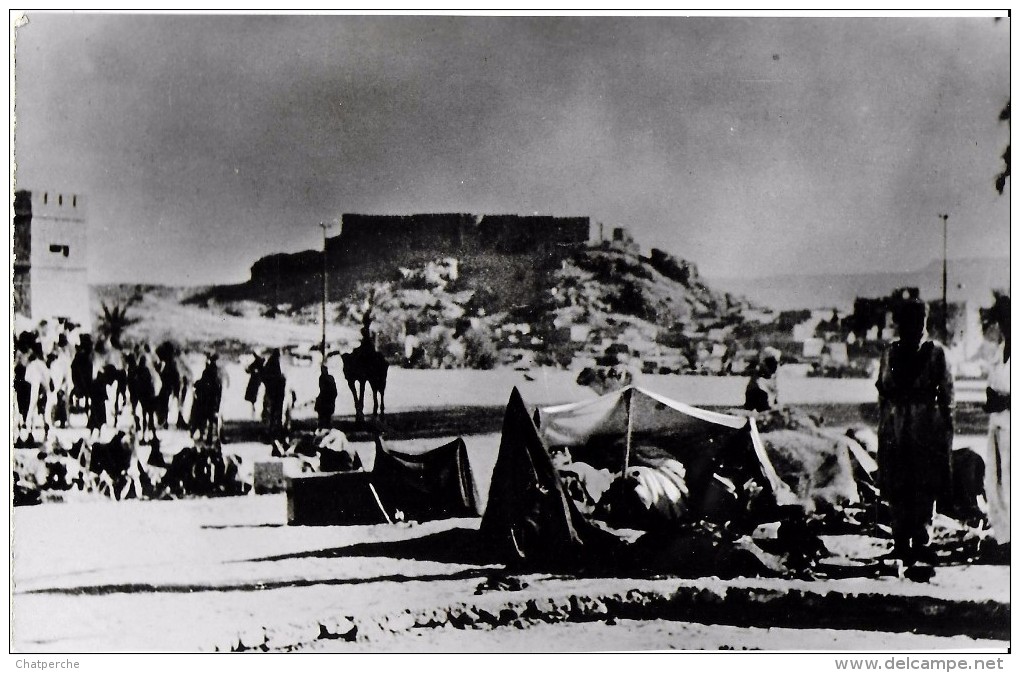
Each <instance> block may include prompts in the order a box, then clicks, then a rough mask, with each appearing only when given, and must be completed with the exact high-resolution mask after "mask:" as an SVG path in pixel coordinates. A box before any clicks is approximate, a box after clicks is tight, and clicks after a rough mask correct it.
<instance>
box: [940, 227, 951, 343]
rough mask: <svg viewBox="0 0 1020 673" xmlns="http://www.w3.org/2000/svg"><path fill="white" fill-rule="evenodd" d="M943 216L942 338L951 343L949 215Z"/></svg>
mask: <svg viewBox="0 0 1020 673" xmlns="http://www.w3.org/2000/svg"><path fill="white" fill-rule="evenodd" d="M939 217H941V218H942V338H943V339H945V341H946V344H947V345H948V343H949V299H948V294H947V291H946V287H947V279H948V276H949V274H948V272H947V267H948V265H949V215H948V214H942V215H939Z"/></svg>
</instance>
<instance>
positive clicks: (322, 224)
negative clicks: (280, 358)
mask: <svg viewBox="0 0 1020 673" xmlns="http://www.w3.org/2000/svg"><path fill="white" fill-rule="evenodd" d="M319 226H320V227H321V228H322V344H321V345H322V366H323V367H325V366H326V299H327V295H328V294H329V273H328V271H327V267H326V230H328V229H329V225H328V224H326V223H325V222H319Z"/></svg>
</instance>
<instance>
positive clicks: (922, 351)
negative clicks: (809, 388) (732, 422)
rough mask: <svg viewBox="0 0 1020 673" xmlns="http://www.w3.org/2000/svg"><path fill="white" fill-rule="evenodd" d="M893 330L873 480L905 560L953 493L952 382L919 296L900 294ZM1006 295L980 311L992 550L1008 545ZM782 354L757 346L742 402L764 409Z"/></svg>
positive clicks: (926, 537)
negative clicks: (988, 355) (990, 351)
mask: <svg viewBox="0 0 1020 673" xmlns="http://www.w3.org/2000/svg"><path fill="white" fill-rule="evenodd" d="M893 319H894V321H895V323H896V326H897V329H898V332H899V338H898V339H897V340H896V341H894V342H893V343H892V344H890V345H889V346H888V348H886V350H885V351H884V353H883V354H882V358H881V362H880V365H879V373H878V380H877V382H876V385H877V387H878V400H879V427H878V440H879V441H878V466H879V480H878V481H879V487H880V489H881V494H882V497H883V499H884V500H885V502H886V503H887V504H888V506H889V511H890V515H891V527H892V533H893V550H892V552H891V556H892V557H893V558H895V559H898V560H900V561H902V562H903V563H904V564H906V565H908V566H909V565H913V564H917V563H933V562H934V561H935V554H934V552H933V550H932V549H931V547H930V533H929V529H930V526H931V523H932V520H933V516H934V512H935V508H936V504H939V505H940V506H941V507H940V509H943V508H945V507H948V506H949V504H950V503H951V502H952V497H953V494H952V489H953V474H952V465H953V459H952V455H953V435H954V426H953V417H954V409H955V397H954V390H953V388H954V382H953V374H952V368H951V365H950V363H949V361H948V359H947V355H946V349H945V347H944V346H943V345H942V344H940V343H939V342H937V341H935V340H933V339H932V338H931V337H930V336H929V334H928V332H927V329H926V326H927V322H928V310H927V305H926V304H925V303H924V302H923V301H921V300H920V299H919V298H917V297H905V298H904V301H903V302H902V303H901V304H900V305H899V307H898V308H897V310H896V311H895V312H894V315H893ZM1009 325H1010V298H1009V296H1007V295H1002V294H997V295H996V297H995V303H994V304H993V306H992V307H991V308H989V309H987V310H983V311H982V329H983V331H984V334H985V339H986V340H987V341H989V342H992V343H994V344H996V352H995V355H994V357H993V359H992V362H991V363H990V371H989V377H988V385H987V391H986V403H985V410H986V411H987V412H988V414H989V433H988V448H987V452H986V454H985V456H984V463H985V479H984V497H985V502H986V503H987V516H988V522H989V524H990V527H991V535H992V537H993V539H994V541H995V542H996V544H997V545H998V551H1000V552H1002V553H1003V555H1008V550H1009V542H1010V535H1009V481H1010V478H1009V468H1010V450H1009V427H1010V418H1009V417H1010V411H1009V403H1010V397H1009V394H1010V392H1009V390H1010V384H1009V372H1010V327H1009ZM780 359H781V354H780V353H779V351H778V350H776V349H774V348H767V349H765V350H763V353H762V357H761V359H760V362H759V364H758V367H757V369H756V371H755V372H754V375H753V376H752V377H751V380H750V382H749V383H748V386H747V390H746V395H745V403H744V406H745V408H746V409H748V410H752V411H759V412H764V411H768V410H770V409H774V408H776V406H777V389H776V373H777V372H778V369H779V362H780Z"/></svg>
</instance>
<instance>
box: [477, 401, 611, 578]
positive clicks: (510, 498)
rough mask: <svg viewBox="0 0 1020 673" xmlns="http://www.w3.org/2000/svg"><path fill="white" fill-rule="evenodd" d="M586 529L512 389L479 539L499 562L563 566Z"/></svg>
mask: <svg viewBox="0 0 1020 673" xmlns="http://www.w3.org/2000/svg"><path fill="white" fill-rule="evenodd" d="M588 525H589V524H587V522H586V521H585V520H584V519H583V517H581V516H580V515H579V513H578V512H577V511H576V508H575V507H574V505H573V502H571V501H570V500H569V499H568V498H567V497H566V495H565V494H564V492H563V487H562V485H561V483H560V479H559V476H558V475H557V473H556V468H555V466H554V465H553V462H552V458H551V457H550V455H549V451H548V449H546V447H545V444H544V443H543V442H542V440H541V438H540V437H539V435H538V430H537V429H536V428H535V423H534V421H533V420H532V417H531V415H530V414H529V413H528V410H527V408H526V407H525V405H524V400H523V399H521V394H520V392H519V391H518V390H517V388H514V389H513V391H512V392H511V393H510V401H509V403H508V404H507V407H506V415H505V416H504V417H503V435H502V438H501V439H500V444H499V455H498V456H497V458H496V466H495V468H494V469H493V472H492V485H491V487H490V490H489V502H488V505H487V506H486V508H485V515H484V516H483V517H482V523H481V527H480V529H479V530H480V533H481V536H482V538H483V539H484V540H486V541H487V544H488V545H489V547H490V550H491V551H492V552H493V553H494V554H496V555H497V556H498V557H500V558H502V559H505V560H512V561H528V562H539V563H542V562H553V563H565V562H568V561H569V560H570V559H572V558H575V557H576V556H577V555H578V554H579V553H580V547H581V545H582V541H583V538H584V537H587V534H588V533H589V532H591V531H588V530H587V527H588ZM578 526H581V527H582V528H581V529H580V530H579V529H578Z"/></svg>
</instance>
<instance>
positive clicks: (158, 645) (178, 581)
mask: <svg viewBox="0 0 1020 673" xmlns="http://www.w3.org/2000/svg"><path fill="white" fill-rule="evenodd" d="M228 367H229V368H230V372H231V386H230V388H229V389H228V391H227V393H226V394H225V396H224V407H225V408H224V412H225V416H226V417H227V419H247V418H249V417H250V410H249V409H248V408H247V405H245V403H244V402H243V399H242V398H243V387H244V384H245V382H246V377H245V376H244V374H243V371H242V370H241V369H240V364H237V363H233V364H229V365H228ZM289 373H290V376H291V380H292V382H293V384H294V386H295V389H296V390H297V391H298V396H299V400H302V399H304V400H309V399H311V398H312V397H313V396H314V388H315V376H316V374H317V370H316V369H315V368H311V367H308V368H304V367H292V368H290V370H289ZM336 373H337V374H339V371H337V372H336ZM575 376H576V374H575V373H571V372H563V371H558V370H551V369H550V370H544V369H543V370H533V371H531V372H527V373H525V372H518V371H514V370H511V369H502V370H496V371H493V372H478V371H440V372H436V371H405V370H392V371H391V376H390V382H389V387H388V390H387V409H388V411H391V412H400V411H409V410H416V409H427V408H445V409H450V408H454V407H466V408H477V407H500V406H502V405H504V404H505V403H506V399H507V397H508V395H509V390H510V388H511V387H513V386H515V385H516V386H518V387H520V389H521V391H522V394H523V395H524V397H525V400H526V401H527V402H528V403H529V404H532V405H544V404H553V403H560V402H566V401H575V400H579V399H585V398H590V397H592V396H593V395H594V393H593V392H592V391H590V390H588V389H585V388H581V387H579V386H577V385H576V383H575V382H574V378H575ZM639 383H641V384H642V385H646V386H647V387H649V388H651V389H653V390H656V391H659V392H662V393H664V394H666V395H670V396H673V397H676V398H678V399H682V400H684V401H687V402H691V403H694V404H704V405H709V404H733V403H735V401H736V400H739V399H740V397H741V396H742V392H743V386H744V380H743V379H740V378H711V377H643V378H642V379H639ZM784 385H785V386H786V390H787V391H788V398H787V399H788V401H790V402H793V401H794V400H795V399H797V397H796V395H803V396H806V397H807V398H810V401H813V402H847V401H857V400H859V401H860V402H869V401H874V393H873V390H874V388H873V385H872V384H871V383H870V382H867V381H823V380H808V379H802V380H798V381H796V382H795V383H794V384H787V383H784V382H781V388H780V390H781V394H782V391H784V387H783V386H784ZM798 386H803V388H799V387H798ZM816 387H817V389H816ZM795 393H796V394H795ZM345 405H350V400H349V397H347V396H345V395H341V398H340V400H339V404H338V409H337V413H338V415H342V414H350V413H351V412H352V409H351V408H349V407H348V406H345ZM310 413H311V409H310V408H308V407H304V408H302V409H301V410H299V414H298V417H307V416H309V415H310ZM432 434H433V435H435V436H430V437H429V438H428V439H420V440H405V441H397V442H394V443H393V445H394V448H397V449H398V450H407V451H412V452H413V451H415V450H421V449H424V448H429V447H434V446H439V445H441V444H443V443H445V442H446V441H449V439H451V438H452V437H449V436H446V435H443V436H439V435H437V434H436V433H432ZM182 435H183V433H177V434H175V433H172V432H171V433H165V434H164V447H163V448H164V450H165V451H166V452H168V453H173V451H174V445H175V444H181V445H183V443H186V438H184V437H183V436H182ZM465 441H466V443H467V446H468V451H469V456H470V460H471V465H472V470H473V472H474V475H475V479H476V482H477V487H478V492H479V495H480V498H481V501H482V504H483V505H484V502H485V499H486V495H487V493H488V481H489V479H490V477H491V472H492V466H493V463H494V461H495V457H496V451H497V449H498V444H499V436H498V434H491V433H490V434H469V435H467V436H465ZM961 441H965V442H968V443H974V442H977V443H980V442H981V441H982V438H981V437H977V436H975V437H971V438H961ZM225 450H226V451H228V452H234V453H238V454H241V455H245V456H246V457H247V458H248V459H249V461H250V460H252V459H254V457H255V456H258V455H265V454H266V453H268V447H265V446H263V445H259V444H255V443H245V444H232V445H227V446H225ZM477 525H478V520H477V519H470V520H453V521H447V522H433V523H429V524H425V525H420V526H419V525H409V524H397V525H392V526H348V527H321V528H305V527H288V526H287V525H286V499H285V497H284V496H282V495H274V496H247V497H238V498H223V499H210V500H197V499H196V500H183V501H162V502H139V501H125V502H109V501H103V500H87V501H79V502H70V503H59V504H44V505H40V506H35V507H27V508H18V509H16V510H15V512H14V516H13V526H14V528H13V543H14V544H13V549H14V588H13V592H14V593H13V614H14V616H13V622H12V630H13V641H12V643H13V649H15V650H17V651H62V652H85V651H153V650H159V651H168V650H169V651H179V650H186V651H193V650H209V649H213V648H214V647H217V646H218V647H221V648H223V647H226V648H229V647H230V646H231V644H234V643H236V642H237V640H238V638H239V634H245V633H250V632H252V631H260V630H261V629H263V628H267V629H281V628H286V629H290V630H291V631H292V632H295V631H296V632H298V633H304V634H305V636H306V638H305V640H306V641H313V640H315V637H316V636H317V635H318V626H317V620H320V619H329V618H334V617H336V616H338V615H355V614H365V615H372V614H389V613H391V612H394V611H401V610H404V609H412V608H422V609H425V608H430V607H435V606H442V605H449V604H452V603H454V602H456V601H464V600H470V599H471V598H472V597H473V596H474V590H475V588H476V587H477V586H478V584H479V583H480V582H481V581H483V579H484V578H485V577H486V575H487V574H488V573H489V572H490V571H491V570H492V568H491V567H483V566H478V565H473V564H471V563H463V562H458V561H457V560H456V559H457V558H460V557H458V554H457V551H458V550H457V549H456V548H454V549H451V550H449V552H450V553H449V554H447V557H446V558H444V559H442V560H436V559H434V558H423V557H421V556H420V555H416V554H415V553H413V552H408V553H394V551H393V545H392V543H394V542H399V541H401V540H408V539H413V538H416V537H420V536H422V535H427V534H429V533H436V532H440V531H443V530H452V531H454V532H456V531H458V530H460V531H470V530H471V529H472V528H475V527H477ZM458 539H464V538H463V536H461V537H460V538H458ZM528 581H529V584H530V587H529V588H528V589H527V590H526V591H525V592H522V593H520V594H519V595H520V597H526V596H545V595H550V594H557V593H559V594H563V593H565V592H566V593H569V592H590V593H591V592H593V593H602V592H607V591H613V592H615V591H621V592H625V591H627V590H628V589H632V588H635V587H641V586H647V587H659V588H662V587H667V588H668V587H674V588H675V587H676V586H679V585H682V584H690V583H691V582H694V583H695V584H697V583H701V584H698V585H697V586H704V587H710V588H717V587H720V586H731V585H733V583H734V582H735V583H736V584H738V585H740V586H765V587H772V588H777V589H781V590H783V591H785V590H789V589H796V588H797V586H799V585H798V584H797V583H790V582H780V581H777V580H762V579H746V580H733V581H730V582H723V581H721V580H718V579H716V578H703V579H700V580H688V581H682V580H675V579H674V580H667V579H663V580H624V579H608V580H607V579H601V580H592V579H571V578H557V577H550V576H532V577H529V578H528ZM802 584H805V583H802ZM803 588H804V590H810V591H828V590H833V591H837V590H838V591H850V592H858V591H860V592H874V593H879V594H889V595H918V596H921V595H924V596H936V597H940V598H943V599H945V600H949V601H953V600H978V601H980V600H990V601H997V602H1001V603H1005V604H1007V605H1008V602H1009V585H1008V568H1005V567H993V566H975V567H970V568H964V567H951V568H944V569H940V570H939V572H938V574H937V575H936V577H935V579H934V581H933V582H932V583H931V584H927V585H917V584H913V583H910V582H906V581H902V580H896V579H892V578H889V579H882V580H839V581H830V582H826V583H806V584H805V586H804V587H803ZM625 622H626V620H621V623H617V624H615V625H607V624H604V623H603V624H597V623H593V624H584V625H576V624H560V625H555V626H552V625H544V624H539V625H536V626H534V627H532V628H529V629H525V630H523V631H518V630H516V629H506V628H501V629H497V630H495V631H478V632H474V631H472V632H470V633H467V632H459V631H455V630H451V629H445V628H444V629H433V630H429V633H425V632H423V631H422V630H413V631H411V632H407V633H403V634H392V636H391V637H389V639H381V640H374V641H372V642H371V643H361V642H358V643H353V644H347V643H338V642H336V641H333V642H332V643H315V644H314V645H313V646H314V647H316V648H327V649H328V648H335V649H344V648H353V649H358V648H361V649H365V648H368V649H371V650H373V651H414V650H428V651H449V650H458V651H460V650H464V649H467V650H471V649H474V650H485V651H509V650H514V651H520V650H547V649H554V650H558V649H563V648H561V647H559V646H557V645H556V643H559V642H563V641H562V639H563V638H566V639H568V640H569V641H570V643H571V647H570V648H567V649H577V650H603V649H646V648H655V649H661V648H668V647H674V646H675V647H683V648H694V649H697V648H708V649H716V648H718V647H722V646H726V647H734V648H737V649H739V648H741V647H766V648H771V649H775V648H778V649H786V648H797V649H800V648H815V647H817V648H822V649H841V648H851V649H857V648H859V647H861V646H862V645H861V644H862V643H863V644H865V645H866V646H867V647H868V648H886V647H888V648H910V649H913V648H914V647H917V648H921V649H927V648H929V647H930V648H956V647H986V646H990V644H989V643H987V642H979V641H973V640H970V639H968V638H965V640H963V641H961V640H959V638H946V637H936V636H920V635H917V636H913V637H911V634H876V633H874V632H867V633H861V632H856V631H853V630H851V629H845V630H841V631H838V632H833V631H831V630H811V629H807V630H801V629H796V630H792V631H791V630H789V629H767V628H761V627H759V626H750V627H746V626H745V627H732V626H731V627H726V626H722V625H696V624H687V623H680V622H662V621H656V620H652V621H649V622H634V623H633V624H630V623H625ZM762 626H767V625H762ZM788 632H789V633H788ZM468 641H470V642H468ZM606 643H612V644H613V646H612V647H608V646H607V645H606ZM968 643H970V644H968ZM992 645H994V643H993V644H992Z"/></svg>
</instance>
